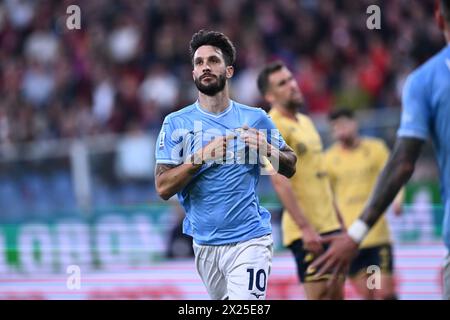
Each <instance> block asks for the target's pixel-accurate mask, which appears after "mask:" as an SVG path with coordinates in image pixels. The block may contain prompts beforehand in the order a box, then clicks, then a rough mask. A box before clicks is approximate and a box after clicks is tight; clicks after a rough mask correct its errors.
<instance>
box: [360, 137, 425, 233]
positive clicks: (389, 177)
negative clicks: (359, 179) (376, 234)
mask: <svg viewBox="0 0 450 320" xmlns="http://www.w3.org/2000/svg"><path fill="white" fill-rule="evenodd" d="M422 144H423V142H422V141H421V140H419V139H401V141H400V142H399V143H397V144H396V146H395V148H394V151H393V153H392V156H391V158H390V159H389V161H388V162H387V164H386V166H385V168H384V169H383V171H382V172H381V174H380V176H379V178H378V181H377V184H376V186H375V189H374V191H373V193H372V196H371V198H370V200H369V203H368V204H367V206H366V208H365V209H364V211H363V213H362V215H361V217H360V220H362V221H364V222H365V223H366V224H367V225H368V226H369V227H370V226H373V225H374V224H375V223H376V222H377V220H378V219H379V218H380V216H381V215H382V214H383V212H385V211H386V209H387V207H388V206H389V205H390V204H391V203H392V201H393V200H394V198H395V197H396V196H397V194H398V192H399V190H400V189H401V188H402V187H403V185H404V184H406V182H408V180H409V179H410V177H411V175H412V174H413V172H414V167H415V162H416V160H417V158H418V157H419V154H420V150H421V146H422Z"/></svg>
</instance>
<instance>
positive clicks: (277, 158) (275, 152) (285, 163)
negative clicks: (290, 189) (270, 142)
mask: <svg viewBox="0 0 450 320" xmlns="http://www.w3.org/2000/svg"><path fill="white" fill-rule="evenodd" d="M270 149H271V150H270V162H271V163H272V165H273V166H274V168H275V170H276V171H277V172H278V173H279V174H281V175H283V176H285V177H287V178H290V177H292V176H293V175H294V174H295V170H296V164H297V156H296V155H295V153H294V151H293V150H292V149H291V148H289V147H287V146H286V147H285V148H284V149H282V150H280V149H277V148H275V147H273V146H270ZM276 163H278V165H275V164H276Z"/></svg>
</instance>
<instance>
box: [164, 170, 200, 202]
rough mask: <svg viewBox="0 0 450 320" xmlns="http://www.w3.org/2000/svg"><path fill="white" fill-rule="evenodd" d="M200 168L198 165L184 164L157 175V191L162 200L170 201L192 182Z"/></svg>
mask: <svg viewBox="0 0 450 320" xmlns="http://www.w3.org/2000/svg"><path fill="white" fill-rule="evenodd" d="M200 168H201V165H198V164H191V163H183V164H181V165H179V166H177V167H173V168H170V169H168V170H166V171H164V172H161V173H159V174H158V173H157V174H156V180H155V184H156V191H157V192H158V194H159V196H160V197H161V198H162V199H164V200H168V199H170V198H171V197H172V196H173V195H175V194H176V193H177V192H179V191H180V190H182V189H183V188H184V187H185V186H186V185H187V184H188V183H189V182H190V181H191V180H192V178H193V177H194V175H195V174H196V173H197V172H198V171H199V170H200Z"/></svg>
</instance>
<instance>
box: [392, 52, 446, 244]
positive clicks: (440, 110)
mask: <svg viewBox="0 0 450 320" xmlns="http://www.w3.org/2000/svg"><path fill="white" fill-rule="evenodd" d="M398 136H399V137H415V138H419V139H423V140H426V139H427V138H428V137H431V139H432V141H433V144H434V148H435V152H436V155H437V159H438V164H439V168H440V174H441V191H442V192H441V193H442V199H443V201H444V204H445V217H444V241H445V244H446V246H447V248H448V249H449V250H450V45H447V47H445V48H444V49H442V50H441V51H440V52H439V53H437V54H436V55H435V56H434V57H432V58H431V59H430V60H428V61H427V62H426V63H425V64H423V65H422V66H421V67H419V68H418V69H417V70H415V71H414V72H413V73H412V74H411V75H410V76H409V77H408V79H407V81H406V83H405V87H404V90H403V112H402V118H401V124H400V129H399V131H398Z"/></svg>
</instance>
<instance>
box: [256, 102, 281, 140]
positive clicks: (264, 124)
mask: <svg viewBox="0 0 450 320" xmlns="http://www.w3.org/2000/svg"><path fill="white" fill-rule="evenodd" d="M255 127H256V129H258V130H267V133H266V135H267V142H268V143H270V144H272V145H273V146H275V147H277V148H278V149H281V148H284V146H286V142H284V139H283V137H282V136H281V133H280V131H279V130H278V129H277V127H276V126H275V124H274V123H273V121H272V119H271V118H270V116H269V115H268V114H267V112H265V111H264V110H262V116H261V118H260V119H259V121H258V122H257V123H256V125H255Z"/></svg>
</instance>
